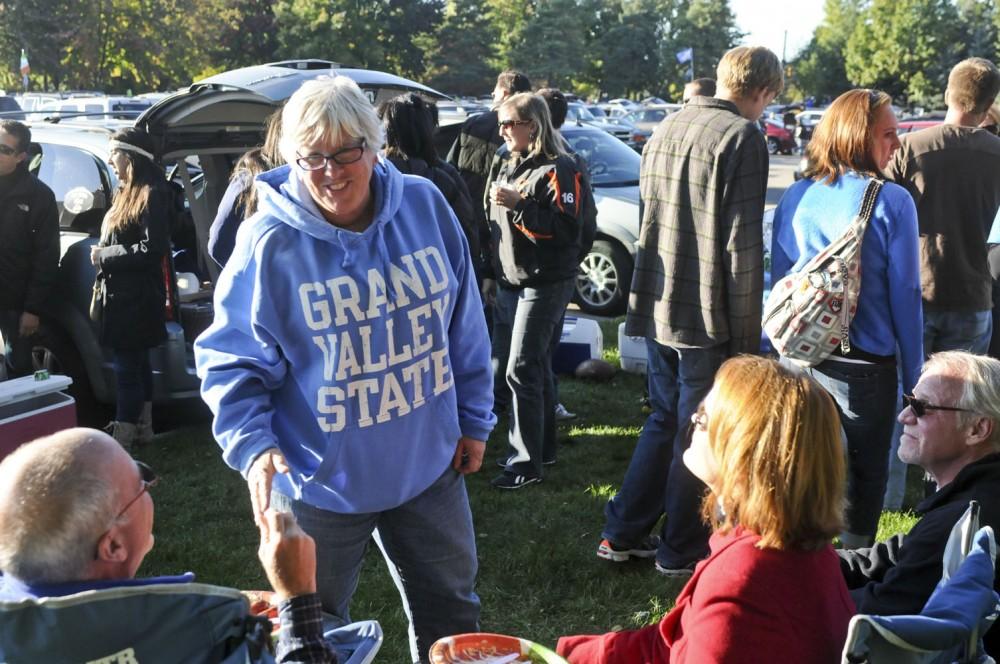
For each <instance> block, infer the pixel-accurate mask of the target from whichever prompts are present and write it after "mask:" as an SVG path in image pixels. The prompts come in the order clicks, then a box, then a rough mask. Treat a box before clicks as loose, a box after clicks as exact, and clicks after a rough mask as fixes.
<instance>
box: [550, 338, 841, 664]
mask: <svg viewBox="0 0 1000 664" xmlns="http://www.w3.org/2000/svg"><path fill="white" fill-rule="evenodd" d="M691 419H692V427H691V428H692V434H691V436H692V438H691V446H690V447H689V448H688V449H687V451H686V452H685V453H684V465H685V466H687V467H688V469H689V470H690V471H691V472H692V473H694V475H696V476H697V477H698V479H700V480H702V481H703V482H705V484H706V485H707V486H708V489H709V490H708V492H707V493H706V495H705V499H704V503H703V508H702V513H703V515H704V517H705V520H706V521H707V522H708V523H709V524H710V525H711V526H712V529H713V531H714V532H713V534H712V537H711V540H710V541H709V546H710V549H711V553H710V555H709V557H708V558H707V559H706V560H703V561H702V562H700V563H698V565H697V567H696V568H695V571H694V575H693V576H692V577H691V579H690V580H689V581H688V583H687V585H685V586H684V589H683V590H681V593H680V595H679V596H678V597H677V601H676V603H675V604H674V608H673V610H672V611H670V612H669V613H668V614H667V615H666V616H665V617H664V618H663V620H662V621H660V622H659V623H658V624H656V625H650V626H649V627H645V628H643V629H639V630H634V631H628V630H626V631H621V632H610V633H608V634H604V635H599V636H567V637H563V638H561V639H560V640H559V645H558V650H559V653H560V654H561V655H563V656H564V657H566V658H567V659H568V660H569V662H570V663H571V664H631V663H633V662H649V663H657V664H668V663H669V664H725V663H734V664H735V663H737V662H740V663H745V662H771V661H780V662H810V663H813V664H822V663H824V662H829V663H830V664H832V663H833V662H838V661H840V659H839V658H840V650H841V647H842V646H843V641H844V638H845V637H846V635H847V624H848V622H849V621H850V619H851V616H852V615H853V614H854V603H853V602H852V601H851V598H850V596H849V595H848V592H847V586H846V585H845V583H844V579H843V576H842V575H841V572H840V563H839V561H838V558H837V555H836V554H835V553H834V551H833V548H832V546H831V545H830V541H831V539H832V538H833V536H834V535H835V534H836V533H837V532H838V531H839V529H840V528H841V526H842V523H843V503H844V456H843V451H842V446H841V443H840V424H839V422H838V418H837V411H836V408H835V407H834V404H833V401H832V400H831V399H830V396H829V395H828V394H827V393H826V392H825V391H824V390H823V389H822V388H821V387H820V386H819V385H818V384H817V383H816V382H815V381H814V380H812V379H811V378H809V377H808V376H806V375H805V374H804V373H802V372H800V371H797V370H794V369H789V368H786V367H783V366H781V365H780V364H778V363H777V362H775V361H774V360H768V359H764V358H761V357H754V356H749V355H744V356H740V357H736V358H733V359H730V360H728V361H726V362H725V363H724V364H723V365H722V367H721V368H720V369H719V371H718V373H717V374H716V376H715V383H714V385H713V386H712V390H711V391H710V392H709V394H708V396H707V397H705V401H704V402H703V403H702V404H701V406H700V407H699V409H698V410H697V412H696V413H695V414H694V416H693V417H692V418H691Z"/></svg>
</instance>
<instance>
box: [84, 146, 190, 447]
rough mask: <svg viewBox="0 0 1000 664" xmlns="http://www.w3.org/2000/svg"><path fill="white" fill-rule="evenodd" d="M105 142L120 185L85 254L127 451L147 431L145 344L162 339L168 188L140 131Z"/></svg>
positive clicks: (115, 429)
mask: <svg viewBox="0 0 1000 664" xmlns="http://www.w3.org/2000/svg"><path fill="white" fill-rule="evenodd" d="M110 147H111V155H110V161H111V166H112V168H114V171H115V173H116V174H117V176H118V180H119V186H118V190H117V191H116V192H115V197H114V202H113V203H112V205H111V209H110V210H108V212H107V214H106V215H105V217H104V223H103V224H102V226H101V240H100V242H99V243H98V244H97V245H95V246H94V247H92V248H91V253H90V260H91V263H93V264H94V265H95V266H96V267H97V269H98V274H97V279H98V281H99V282H103V284H104V310H103V315H102V317H101V343H102V344H104V345H106V346H110V347H111V349H112V351H113V352H114V368H115V378H116V380H117V386H118V401H117V407H116V413H115V419H114V421H113V422H111V424H110V425H109V426H108V431H109V433H111V435H112V436H114V438H115V439H116V440H117V441H118V442H119V443H121V444H122V446H123V447H125V448H126V449H128V448H129V447H130V446H131V445H132V444H133V443H144V442H148V441H149V439H151V438H152V435H153V426H152V397H153V372H152V369H151V367H150V363H149V349H150V348H153V347H155V346H158V345H159V344H161V343H163V341H164V340H165V339H166V338H167V332H166V328H165V327H164V312H165V304H166V298H167V293H166V277H165V275H168V274H169V273H170V271H169V263H168V252H169V250H170V210H171V209H172V208H173V193H172V192H171V191H170V190H169V189H168V186H167V183H166V180H164V177H163V172H162V171H161V170H160V168H159V167H158V166H157V165H156V164H155V163H153V145H152V141H151V140H150V137H149V135H148V134H147V133H146V132H145V131H143V130H141V129H137V128H128V129H122V130H120V131H117V132H115V134H114V135H113V136H112V137H111V144H110Z"/></svg>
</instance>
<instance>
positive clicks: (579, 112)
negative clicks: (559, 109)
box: [566, 102, 632, 144]
mask: <svg viewBox="0 0 1000 664" xmlns="http://www.w3.org/2000/svg"><path fill="white" fill-rule="evenodd" d="M566 122H567V123H571V124H585V125H589V126H591V127H596V128H597V129H601V130H602V131H606V132H608V133H609V134H611V135H612V136H614V137H615V138H617V139H618V140H620V141H622V142H623V143H628V144H631V142H632V125H630V124H628V123H626V122H621V121H618V120H614V119H612V118H609V117H607V116H604V117H597V116H596V115H594V114H593V113H591V112H590V110H589V109H588V108H587V107H586V106H585V105H584V104H581V103H580V102H570V103H569V104H568V105H567V108H566Z"/></svg>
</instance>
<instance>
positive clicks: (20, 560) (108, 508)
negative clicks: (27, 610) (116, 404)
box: [0, 429, 117, 583]
mask: <svg viewBox="0 0 1000 664" xmlns="http://www.w3.org/2000/svg"><path fill="white" fill-rule="evenodd" d="M100 435H101V434H100V433H99V432H97V431H88V430H86V429H74V430H70V431H63V432H59V433H57V434H53V435H52V436H47V437H45V438H40V439H38V440H35V441H33V442H31V443H27V444H26V445H22V446H21V447H20V448H18V449H17V450H15V451H14V452H13V453H12V454H11V455H10V456H8V457H7V458H6V459H4V460H3V462H2V463H0V477H2V478H3V482H4V484H5V485H6V486H5V487H4V488H3V489H2V490H0V570H2V571H3V573H4V574H10V575H12V576H14V577H16V578H18V579H21V580H22V581H25V582H27V583H62V582H66V581H79V580H81V579H83V578H84V575H85V573H86V569H87V565H88V564H89V563H90V562H91V561H92V560H93V559H94V553H95V551H96V550H97V543H98V540H99V539H100V538H101V535H102V534H103V533H105V532H106V531H107V530H108V529H109V528H110V527H111V526H112V525H113V524H114V521H115V511H114V510H115V504H116V498H117V488H116V487H115V486H114V484H113V483H112V482H111V481H109V479H108V477H107V476H106V474H105V473H102V466H103V465H104V464H102V462H101V461H102V460H101V458H100V455H99V454H98V453H97V450H95V449H94V446H95V445H98V444H100V442H101V441H100V438H99V436H100Z"/></svg>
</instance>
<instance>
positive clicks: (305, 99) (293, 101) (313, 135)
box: [278, 76, 384, 164]
mask: <svg viewBox="0 0 1000 664" xmlns="http://www.w3.org/2000/svg"><path fill="white" fill-rule="evenodd" d="M343 134H347V135H348V136H351V137H353V138H361V139H364V141H365V148H366V149H368V150H372V151H373V152H374V151H378V150H379V149H380V148H381V147H382V143H383V142H384V138H383V134H382V123H381V122H379V119H378V115H376V113H375V109H374V107H372V105H371V103H370V102H369V101H368V98H367V97H365V95H364V93H363V92H362V91H361V88H359V87H358V84H357V83H355V82H354V81H353V80H352V79H350V78H348V77H346V76H333V77H323V78H318V79H315V80H312V81H306V82H305V83H303V84H302V86H301V87H299V89H298V90H296V91H295V94H293V95H292V96H291V97H290V98H289V99H288V102H287V103H286V104H285V108H284V110H283V111H282V113H281V139H280V141H279V143H278V146H279V149H280V152H281V157H282V159H284V160H285V161H286V162H287V163H289V164H294V163H295V160H296V158H297V157H296V156H295V151H296V150H297V149H298V148H299V146H302V145H311V144H314V143H319V142H321V141H331V142H335V141H337V140H339V139H341V138H342V135H343Z"/></svg>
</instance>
